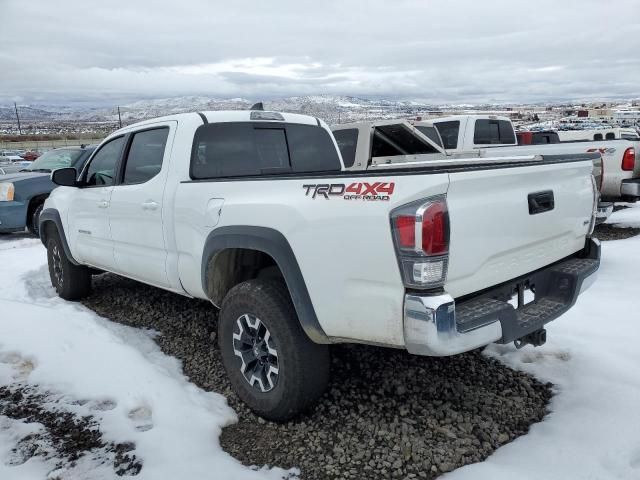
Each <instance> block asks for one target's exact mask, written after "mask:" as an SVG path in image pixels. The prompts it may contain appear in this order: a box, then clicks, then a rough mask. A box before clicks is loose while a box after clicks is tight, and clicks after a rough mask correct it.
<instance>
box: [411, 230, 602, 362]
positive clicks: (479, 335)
mask: <svg viewBox="0 0 640 480" xmlns="http://www.w3.org/2000/svg"><path fill="white" fill-rule="evenodd" d="M599 265H600V242H599V241H598V240H596V239H588V240H587V243H586V245H585V249H584V251H583V253H582V256H572V257H568V258H566V259H565V260H562V261H560V262H557V263H555V264H553V265H550V266H548V267H545V268H543V269H540V270H538V271H536V272H533V273H531V274H530V275H529V276H525V277H520V278H519V279H516V280H513V281H510V282H506V283H505V284H501V285H499V286H497V287H494V288H492V289H491V291H489V292H487V293H484V294H482V295H481V296H478V297H475V298H473V299H471V300H466V301H463V302H461V303H459V304H458V305H457V306H456V302H455V300H454V299H453V298H452V297H451V296H450V295H448V294H447V293H442V294H438V295H418V294H415V293H407V294H406V295H405V298H404V341H405V347H406V349H407V350H408V351H409V353H412V354H414V355H427V356H435V357H441V356H447V355H456V354H458V353H463V352H468V351H469V350H474V349H476V348H480V347H484V346H486V345H489V344H490V343H494V342H499V343H509V342H512V341H514V340H517V339H520V338H523V337H525V336H526V335H528V334H531V333H533V332H535V331H537V330H539V329H541V328H543V327H544V325H545V324H546V323H548V322H550V321H552V320H554V319H556V318H557V317H559V316H560V315H562V314H563V313H565V312H566V311H567V310H569V309H570V308H571V307H572V306H573V305H574V303H575V302H576V300H577V298H578V295H580V294H581V293H582V292H584V291H585V290H587V289H588V288H589V287H590V286H591V285H592V284H593V283H594V282H595V280H596V278H597V272H598V267H599ZM524 284H528V285H535V286H536V288H535V291H536V293H535V299H534V301H533V302H531V303H528V304H521V305H520V307H519V308H517V309H515V308H513V306H511V304H510V303H509V302H507V301H505V300H504V298H505V296H506V297H507V298H509V297H510V295H511V294H512V292H513V290H514V288H519V289H520V290H518V291H519V292H522V290H521V289H522V288H523V287H522V285H524Z"/></svg>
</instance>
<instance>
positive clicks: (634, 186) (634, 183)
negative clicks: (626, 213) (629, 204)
mask: <svg viewBox="0 0 640 480" xmlns="http://www.w3.org/2000/svg"><path fill="white" fill-rule="evenodd" d="M620 193H621V194H622V196H623V197H640V178H630V179H627V180H623V181H622V185H621V187H620Z"/></svg>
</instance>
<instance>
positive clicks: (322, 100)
mask: <svg viewBox="0 0 640 480" xmlns="http://www.w3.org/2000/svg"><path fill="white" fill-rule="evenodd" d="M257 101H260V99H253V100H250V99H246V98H215V97H205V96H183V97H171V98H159V99H152V100H140V101H136V102H133V103H129V104H123V105H120V114H121V116H122V122H123V123H125V124H130V123H133V122H136V121H139V120H144V119H147V118H154V117H159V116H163V115H170V114H173V113H182V112H193V111H206V110H241V109H247V108H250V107H251V105H253V104H254V103H255V102H257ZM263 103H264V107H265V109H266V110H276V111H283V112H294V113H304V114H308V115H313V116H316V117H319V118H322V119H323V120H325V121H327V122H328V123H336V122H348V121H357V120H363V119H381V118H398V117H403V116H413V115H424V114H427V113H435V112H438V111H452V110H454V111H461V112H462V111H464V110H468V111H474V110H492V111H499V110H505V109H507V107H513V108H514V109H519V108H522V107H523V106H522V105H515V104H514V105H491V104H483V105H470V104H448V105H433V104H429V103H426V102H422V101H419V100H389V99H380V98H362V97H352V96H345V95H342V96H341V95H307V96H298V97H285V98H277V99H266V100H264V101H263ZM549 105H552V104H549ZM571 105H572V104H571V103H567V104H565V106H571ZM573 105H574V106H579V105H580V103H574V104H573ZM539 106H542V105H539ZM529 107H530V106H529ZM524 108H525V109H526V106H524ZM18 111H19V113H20V118H21V119H22V120H23V121H24V122H25V123H28V122H81V123H91V122H96V123H114V122H117V121H118V111H117V106H116V105H113V106H109V107H104V106H88V107H87V106H84V107H74V106H53V105H44V104H42V105H18ZM15 118H16V117H15V110H14V108H13V105H4V106H2V105H0V122H3V121H4V122H12V123H13V122H14V121H15Z"/></svg>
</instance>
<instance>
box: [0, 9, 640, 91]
mask: <svg viewBox="0 0 640 480" xmlns="http://www.w3.org/2000/svg"><path fill="white" fill-rule="evenodd" d="M621 12H625V14H623V15H622V14H621ZM0 18H2V19H3V22H2V24H3V28H2V29H0V44H1V45H2V50H0V67H1V68H0V103H8V102H10V101H12V99H14V98H20V99H22V101H23V102H35V101H37V102H45V101H51V102H56V103H63V102H71V101H74V102H75V101H88V102H96V103H108V102H112V101H119V100H121V99H128V100H130V99H137V98H151V97H166V96H172V95H209V96H214V97H225V96H233V97H236V96H242V97H254V98H255V97H259V98H267V97H269V96H286V95H304V94H324V93H330V94H350V95H369V96H373V95H375V96H386V97H395V98H418V99H422V100H425V101H429V102H433V103H443V102H530V101H544V100H558V99H572V98H602V97H620V98H623V97H637V96H638V95H639V93H640V92H639V91H638V88H637V85H638V81H637V79H638V78H639V77H640V59H639V58H638V56H637V52H638V46H639V43H640V40H639V39H640V4H638V2H637V1H636V0H617V1H616V2H615V4H612V3H610V2H601V1H598V0H564V1H563V2H557V1H552V0H539V1H537V2H531V1H522V0H492V1H491V2H479V1H477V0H456V1H453V2H434V1H419V0H395V1H393V2H390V1H388V0H369V1H364V0H352V1H350V2H345V1H339V0H326V1H324V2H313V3H310V2H301V1H299V0H279V1H278V2H264V1H261V0H236V1H234V2H231V3H230V2H221V1H206V0H191V1H188V2H181V3H177V2H175V1H169V0H154V1H150V0H139V1H136V2H131V1H129V0H111V1H109V2H87V1H84V0H82V1H81V0H66V1H65V2H51V1H48V0H47V1H45V0H29V1H28V2H25V1H24V0H0Z"/></svg>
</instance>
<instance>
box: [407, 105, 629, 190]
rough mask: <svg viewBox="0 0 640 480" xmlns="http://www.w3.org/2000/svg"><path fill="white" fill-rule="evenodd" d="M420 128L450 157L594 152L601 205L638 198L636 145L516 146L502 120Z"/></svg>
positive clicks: (474, 118)
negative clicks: (599, 164)
mask: <svg viewBox="0 0 640 480" xmlns="http://www.w3.org/2000/svg"><path fill="white" fill-rule="evenodd" d="M415 126H416V127H417V128H418V129H420V128H425V127H435V128H436V129H437V130H438V133H439V134H440V137H441V138H442V146H443V147H444V149H445V150H446V151H447V153H448V154H450V155H458V156H460V155H462V156H465V155H477V156H484V155H488V156H492V157H495V156H513V155H566V154H580V153H587V152H598V153H600V154H601V155H602V160H603V176H602V185H601V188H600V193H601V198H602V200H603V201H605V202H618V201H625V202H635V201H636V200H638V198H640V178H639V177H640V162H637V161H636V156H637V155H638V154H640V141H638V140H632V139H624V138H620V139H610V140H605V139H603V140H597V141H571V142H561V143H553V144H548V145H518V143H517V140H516V134H515V131H514V128H513V124H512V123H511V121H510V120H509V119H508V118H506V117H498V116H493V115H458V116H451V117H442V118H434V119H432V120H428V121H421V122H415Z"/></svg>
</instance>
